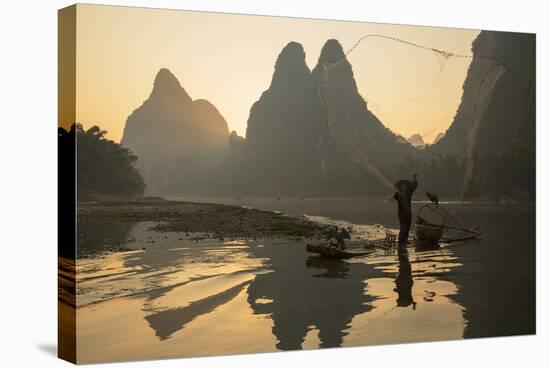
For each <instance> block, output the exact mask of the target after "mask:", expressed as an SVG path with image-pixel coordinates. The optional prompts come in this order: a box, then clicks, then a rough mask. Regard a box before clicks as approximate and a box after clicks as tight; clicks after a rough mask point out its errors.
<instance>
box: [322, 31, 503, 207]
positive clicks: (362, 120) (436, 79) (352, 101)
mask: <svg viewBox="0 0 550 368" xmlns="http://www.w3.org/2000/svg"><path fill="white" fill-rule="evenodd" d="M369 44H370V47H368V45H369ZM387 47H399V48H403V49H404V50H403V51H404V52H405V53H411V54H412V53H415V55H414V56H415V58H416V60H417V65H419V64H418V61H420V67H421V68H422V73H418V74H421V75H422V76H423V78H424V79H426V80H422V79H420V80H416V81H415V80H413V82H412V83H415V86H413V87H414V88H416V90H418V91H419V93H418V96H407V95H406V94H403V93H400V91H399V90H395V91H390V93H392V94H393V96H392V98H395V102H396V103H395V105H393V106H394V108H395V109H399V108H400V107H399V105H400V104H401V103H403V104H405V103H411V102H413V103H423V104H425V108H426V109H430V108H432V107H433V106H435V104H438V103H439V102H438V98H440V96H438V89H439V88H444V87H445V85H446V79H447V75H446V69H448V68H452V67H455V66H453V64H451V63H468V64H470V66H469V70H470V71H471V73H468V78H467V80H466V82H465V83H470V86H469V88H468V93H464V94H463V95H462V98H461V99H462V101H461V103H460V104H461V105H460V109H459V112H454V111H451V112H450V114H448V115H444V116H442V117H441V119H440V121H439V122H436V123H438V124H439V123H441V122H446V126H449V125H450V124H451V122H452V121H453V119H454V120H457V119H461V120H463V121H462V122H461V123H462V124H463V126H464V129H465V130H466V134H465V135H464V138H462V139H461V141H460V142H454V143H452V144H453V145H456V146H457V147H456V149H457V150H459V151H463V152H461V154H462V155H463V157H464V158H465V160H466V169H465V175H464V183H463V185H462V187H463V189H462V195H463V196H464V193H465V191H466V189H467V187H468V184H469V183H470V181H471V178H472V174H473V167H474V144H475V141H476V135H477V133H478V128H479V125H480V120H481V119H482V116H483V112H484V109H485V108H486V106H487V102H488V100H489V99H490V97H491V92H492V90H493V88H494V86H495V84H496V83H497V81H498V80H499V79H500V77H501V76H502V75H503V74H504V72H505V71H506V68H505V66H504V64H503V63H501V62H500V61H499V60H497V59H496V58H495V57H494V56H492V55H480V56H479V55H473V54H469V55H466V54H457V53H454V52H452V51H450V50H442V49H438V48H433V47H430V46H429V45H421V44H418V43H414V42H409V41H407V40H404V39H400V38H396V37H392V36H387V35H382V34H368V35H365V36H363V37H361V38H360V39H359V40H358V41H357V42H356V43H355V44H354V45H353V46H352V47H351V48H350V49H349V50H347V51H345V52H344V53H343V54H342V53H340V57H339V58H336V59H332V60H324V61H323V64H322V74H321V77H320V81H319V97H320V99H321V103H322V104H323V106H324V107H325V108H326V111H327V129H328V130H329V132H330V135H331V136H332V138H333V139H334V141H335V142H336V144H337V145H338V147H339V149H340V150H341V151H342V152H343V153H344V154H345V156H347V157H348V159H349V160H350V161H351V162H353V163H355V164H356V165H358V166H359V167H361V168H362V169H363V170H366V171H367V172H368V173H370V174H371V175H373V176H374V177H376V178H377V179H378V180H379V181H380V182H381V183H383V184H384V185H385V186H387V187H390V188H391V187H393V184H392V182H393V181H395V179H396V178H395V177H391V176H390V175H389V174H388V170H387V167H386V166H387V165H388V163H391V162H395V161H398V160H400V159H403V157H404V156H405V155H407V154H408V152H410V149H411V147H410V146H408V145H407V144H406V142H405V141H404V137H400V136H399V135H393V137H391V136H390V138H388V134H387V133H384V132H383V130H384V129H385V127H384V126H385V125H386V123H388V121H387V120H388V119H387V117H386V116H385V115H389V114H387V113H388V111H387V110H386V111H382V109H380V108H379V107H378V106H377V104H376V101H375V100H374V99H373V98H372V97H371V96H372V95H374V93H373V94H371V93H369V92H367V93H368V94H369V95H368V96H367V93H365V92H364V91H369V86H368V85H361V83H362V81H361V78H359V80H358V78H357V73H356V71H357V70H358V68H361V67H362V68H363V69H368V68H367V67H364V66H362V65H361V63H365V60H367V61H368V60H369V57H371V58H372V57H374V56H373V55H376V53H382V55H378V57H384V53H383V51H384V50H387ZM377 49H378V50H377ZM342 55H344V56H342ZM387 63H389V64H390V65H391V67H392V68H393V69H392V70H395V76H392V77H395V78H399V75H400V73H401V74H402V75H404V74H403V73H406V74H411V73H413V74H414V73H415V72H416V71H415V69H414V68H411V66H409V65H407V57H406V54H404V57H403V58H402V59H400V60H394V59H391V58H388V59H387ZM450 64H451V65H450ZM463 67H464V66H463ZM352 68H353V70H352ZM466 69H468V67H467V66H466ZM430 70H431V72H430ZM367 72H368V70H367ZM371 73H376V71H371ZM354 74H355V75H354ZM353 77H355V78H353ZM350 78H351V80H354V81H357V84H358V85H359V87H360V88H359V89H358V90H359V93H361V96H360V97H358V95H357V89H356V88H355V86H354V85H353V83H352V84H350V83H349V81H350ZM407 79H408V80H407V81H405V82H404V83H411V80H410V78H407ZM468 79H471V81H470V82H468ZM394 82H395V81H393V83H391V84H392V85H393V86H395V85H396V83H394ZM457 88H460V91H459V92H460V93H462V86H461V85H460V86H457ZM407 90H408V91H410V90H411V88H410V86H408V88H407ZM425 90H431V93H425V95H426V96H428V97H427V98H424V99H423V98H422V97H423V94H422V91H425ZM413 97H414V98H413ZM358 98H360V99H362V100H363V101H358ZM439 125H442V124H439ZM443 125H445V124H443ZM436 130H437V128H435V129H430V130H428V131H426V132H419V133H421V135H422V136H423V137H426V136H429V135H432V134H436V133H437V131H436ZM392 140H393V142H392ZM396 140H397V141H401V143H403V144H402V147H397V148H392V149H388V147H389V145H392V144H393V146H395V141H396ZM449 149H453V147H449Z"/></svg>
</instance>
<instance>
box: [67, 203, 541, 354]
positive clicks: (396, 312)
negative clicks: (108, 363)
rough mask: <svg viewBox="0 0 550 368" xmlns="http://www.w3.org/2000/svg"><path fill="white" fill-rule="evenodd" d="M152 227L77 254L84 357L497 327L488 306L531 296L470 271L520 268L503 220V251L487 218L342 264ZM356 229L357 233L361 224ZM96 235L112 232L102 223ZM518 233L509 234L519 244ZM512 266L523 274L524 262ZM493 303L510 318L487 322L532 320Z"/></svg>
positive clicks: (288, 246) (296, 251)
mask: <svg viewBox="0 0 550 368" xmlns="http://www.w3.org/2000/svg"><path fill="white" fill-rule="evenodd" d="M390 210H393V207H392V208H391V209H390ZM312 213H313V212H312ZM323 215H326V214H325V213H323ZM493 215H494V216H495V217H494V218H495V219H499V218H500V217H501V215H500V213H498V212H494V211H493ZM503 216H504V215H503ZM506 216H510V214H509V213H507V214H506ZM521 216H524V215H522V213H521V212H518V218H521ZM480 219H491V217H490V216H483V217H482V216H480ZM480 222H481V221H480ZM494 224H495V226H496V224H498V222H497V221H496V220H495V222H494ZM151 225H152V224H151V223H137V224H136V225H135V226H134V227H133V228H132V229H131V230H130V231H129V233H128V234H127V235H126V236H125V237H126V238H127V239H131V240H128V241H127V243H126V244H118V245H121V246H122V247H121V248H122V249H126V248H133V249H136V250H135V251H128V252H118V253H110V254H106V255H102V256H100V257H92V258H87V259H79V261H78V264H77V277H78V281H79V284H78V290H77V308H78V331H77V339H78V344H77V349H78V356H79V360H80V361H81V362H89V363H91V362H94V361H95V359H97V358H96V357H101V360H106V359H108V360H115V361H116V360H134V359H153V358H159V357H178V356H200V355H218V354H236V353H247V352H267V351H276V350H293V349H312V348H319V347H322V348H325V347H337V346H364V345H374V344H383V343H398V342H412V341H435V340H449V339H459V338H463V337H465V336H466V337H471V336H476V335H477V336H480V335H492V334H493V335H494V332H493V330H491V328H492V323H493V322H491V321H486V319H487V318H486V314H484V311H485V310H488V309H489V308H490V309H491V310H493V311H494V307H491V306H495V305H497V304H495V303H499V301H500V300H503V298H506V300H507V299H510V298H512V296H513V295H514V294H513V293H523V294H525V295H526V297H525V298H522V299H521V301H519V300H518V303H522V304H517V303H516V304H513V306H514V308H518V307H519V308H528V307H529V303H531V301H530V299H529V298H528V297H527V296H528V292H529V290H530V289H529V288H525V287H523V286H522V285H521V284H514V283H511V282H506V283H502V282H500V281H501V280H503V279H504V280H510V278H509V277H508V274H506V273H502V272H501V273H499V272H495V273H494V278H487V277H484V278H480V277H479V276H478V275H479V272H483V268H481V267H480V265H484V264H487V263H488V262H489V263H488V264H489V265H490V266H491V268H492V269H498V266H499V264H516V265H517V264H518V263H517V262H518V259H519V261H521V262H524V259H528V258H526V257H530V254H531V253H528V252H524V251H522V250H521V249H519V248H517V249H516V250H515V252H509V251H508V253H505V252H504V250H505V249H508V250H509V249H515V248H512V247H508V243H506V237H505V236H508V235H506V229H504V230H502V228H501V227H498V229H499V230H502V234H501V233H498V234H499V236H500V235H502V237H501V238H499V239H500V243H499V244H500V248H498V249H499V253H497V254H498V255H499V257H500V258H499V262H498V263H497V262H493V260H492V258H489V256H493V253H495V249H494V248H492V247H493V245H492V244H493V243H491V239H492V238H493V236H494V234H496V233H495V232H494V228H492V227H491V226H490V225H491V223H488V224H486V225H485V226H484V229H488V231H487V235H486V237H485V238H484V239H482V240H480V241H479V242H477V243H476V242H471V243H464V244H453V245H445V244H443V245H442V246H441V247H439V246H438V247H426V246H425V245H422V244H410V245H409V246H408V247H407V248H406V249H395V250H394V251H393V252H386V251H383V250H380V251H376V252H375V253H373V254H372V255H370V256H368V257H362V258H357V259H350V260H343V261H339V260H331V259H325V258H321V257H318V256H312V255H311V254H309V253H307V252H306V251H305V244H304V243H303V242H301V241H282V240H277V241H274V240H264V241H259V240H258V241H233V242H226V243H222V242H218V241H217V240H210V239H205V240H201V241H189V240H186V239H185V238H183V235H182V234H179V233H156V232H154V231H152V230H150V228H151ZM354 226H355V228H356V229H357V231H358V232H362V231H363V230H365V229H362V228H361V227H364V226H365V227H366V226H367V225H360V224H357V223H355V224H354ZM367 230H368V229H367ZM108 231H109V228H106V232H108ZM365 231H366V230H365ZM366 232H368V231H366ZM117 234H118V233H117ZM191 235H192V234H191ZM96 236H97V237H98V238H100V237H102V236H103V237H104V238H105V239H115V237H114V236H113V234H108V233H105V234H101V233H100V232H99V231H98V233H97V234H96ZM518 236H519V234H518V235H513V236H508V237H509V238H510V239H513V240H514V241H516V243H517V240H518V239H517V237H518ZM116 239H118V237H116ZM517 244H519V243H517ZM505 247H507V248H505ZM142 248H146V249H142ZM508 255H510V257H509V256H508ZM514 262H515V263H514ZM526 264H528V263H526ZM485 267H487V266H485ZM508 269H509V270H512V268H511V267H510V268H508ZM470 270H471V271H470ZM519 271H521V272H523V273H524V274H525V275H528V274H529V273H526V272H527V271H528V269H527V268H525V266H523V265H522V264H521V263H520V264H519V266H518V272H519ZM525 280H526V282H528V279H525ZM488 282H489V284H487V283H488ZM487 285H496V287H495V286H493V287H492V289H488V288H487ZM499 285H500V286H502V287H500V286H499ZM504 290H507V291H508V292H506V293H503V292H502V291H504ZM522 290H524V291H522ZM472 292H474V294H473V295H474V296H475V298H472V296H471V293H472ZM497 292H498V293H497ZM523 294H522V295H523ZM509 297H510V298H509ZM498 305H499V308H500V310H498V311H496V315H503V316H507V321H509V322H510V323H511V325H506V324H504V323H501V324H498V325H496V322H495V326H497V327H498V330H495V331H501V330H503V329H504V328H508V329H511V328H515V327H514V326H526V327H525V328H528V327H529V324H520V322H522V323H523V321H524V320H526V319H529V318H530V317H529V314H528V313H523V314H521V315H519V316H518V317H517V319H518V322H517V323H515V322H514V320H513V318H512V319H510V316H515V315H516V314H513V313H515V312H513V311H512V310H509V309H508V305H509V304H498ZM484 321H485V322H484ZM506 332H508V330H506ZM474 333H475V335H473V334H474Z"/></svg>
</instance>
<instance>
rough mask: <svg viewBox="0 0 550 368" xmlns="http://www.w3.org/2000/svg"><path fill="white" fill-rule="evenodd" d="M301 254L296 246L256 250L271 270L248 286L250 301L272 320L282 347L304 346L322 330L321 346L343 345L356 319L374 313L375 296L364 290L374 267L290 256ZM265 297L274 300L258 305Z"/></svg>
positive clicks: (320, 333) (258, 311) (257, 309)
mask: <svg viewBox="0 0 550 368" xmlns="http://www.w3.org/2000/svg"><path fill="white" fill-rule="evenodd" d="M293 248H294V249H293ZM302 249H303V248H302ZM297 251H298V250H297V249H296V244H291V245H286V246H283V245H278V246H276V247H275V246H274V247H270V248H269V249H260V250H256V251H255V255H256V256H260V257H267V258H269V259H270V261H269V268H270V269H271V270H272V272H270V273H266V274H263V275H258V276H256V278H255V279H254V280H253V281H252V283H251V284H250V286H249V287H248V302H249V303H250V306H251V307H252V309H253V311H254V313H255V314H261V315H268V316H270V318H271V319H272V320H273V323H274V325H273V329H272V331H273V334H274V335H275V336H276V337H277V340H278V341H277V344H276V347H277V348H278V349H281V350H292V349H302V348H305V346H304V342H305V339H306V335H308V333H309V332H310V331H312V330H316V331H317V332H318V339H319V346H318V347H322V348H324V347H336V346H341V345H342V343H343V339H344V336H345V335H346V334H347V332H346V330H347V329H348V328H349V327H350V323H351V321H352V319H353V317H354V316H356V315H358V314H361V313H365V312H368V311H370V310H371V309H372V307H371V306H370V302H371V301H372V298H371V297H370V296H368V295H366V294H365V293H364V292H363V291H364V287H365V286H364V279H365V276H366V275H367V274H368V273H369V272H372V270H373V269H372V267H369V266H367V265H365V264H360V263H357V264H350V263H347V262H344V261H335V260H329V259H322V258H317V257H311V258H307V260H306V262H305V264H304V257H303V256H306V255H305V252H303V251H301V252H300V253H303V256H302V254H300V256H298V257H289V256H288V255H289V252H297ZM304 266H305V267H304ZM265 299H268V300H272V302H271V303H267V304H266V303H258V302H257V300H265Z"/></svg>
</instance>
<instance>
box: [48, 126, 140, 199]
mask: <svg viewBox="0 0 550 368" xmlns="http://www.w3.org/2000/svg"><path fill="white" fill-rule="evenodd" d="M75 133H76V137H75V138H72V139H76V159H77V165H76V166H77V167H76V171H77V196H78V200H87V199H91V198H97V197H98V196H113V197H134V196H140V195H142V194H143V192H144V189H145V184H144V182H143V178H142V177H141V175H140V174H139V173H138V171H137V170H136V168H135V167H134V163H135V162H136V161H137V157H136V156H135V155H134V154H132V153H131V152H130V150H128V149H127V148H123V147H122V146H121V145H120V144H118V143H115V142H113V141H111V140H109V139H107V138H106V137H105V136H106V134H107V132H106V131H104V130H101V129H100V128H99V127H98V126H93V127H91V128H89V129H88V130H85V129H84V128H83V127H82V125H80V124H76V126H74V125H73V127H71V130H70V131H69V132H67V131H65V130H64V129H62V128H60V129H59V134H58V139H59V142H60V145H61V144H62V143H63V142H67V141H70V140H71V137H74V134H75ZM67 137H69V138H70V139H67ZM63 153H64V154H67V153H66V152H63ZM60 154H62V150H60Z"/></svg>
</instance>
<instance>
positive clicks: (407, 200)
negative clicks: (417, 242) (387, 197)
mask: <svg viewBox="0 0 550 368" xmlns="http://www.w3.org/2000/svg"><path fill="white" fill-rule="evenodd" d="M416 176H417V175H416V174H414V175H413V180H412V182H411V181H409V180H405V179H402V180H399V181H398V182H397V183H395V189H397V192H396V193H395V195H394V196H393V198H394V199H395V200H396V201H397V217H399V238H398V244H399V246H403V245H406V244H407V240H408V238H409V231H410V230H411V224H412V208H411V200H412V195H413V193H414V191H415V190H416V187H417V186H418V181H417V180H416Z"/></svg>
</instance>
